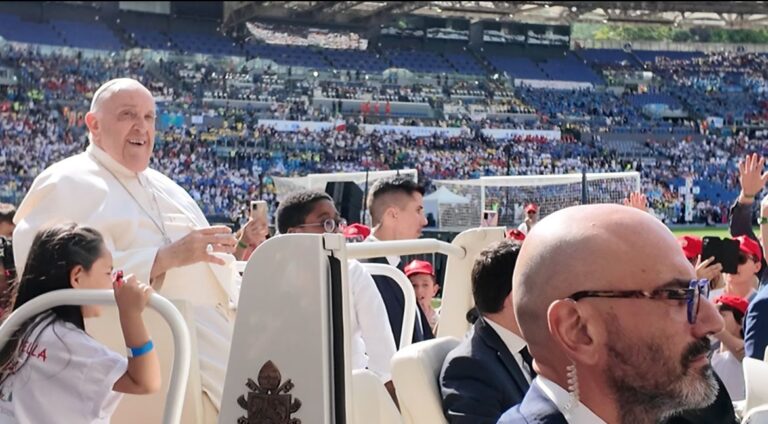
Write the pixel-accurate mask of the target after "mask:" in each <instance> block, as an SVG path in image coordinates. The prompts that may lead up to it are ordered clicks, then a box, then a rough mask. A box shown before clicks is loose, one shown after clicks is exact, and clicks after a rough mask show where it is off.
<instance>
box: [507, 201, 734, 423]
mask: <svg viewBox="0 0 768 424" xmlns="http://www.w3.org/2000/svg"><path fill="white" fill-rule="evenodd" d="M553 264H555V265H554V266H553ZM695 278H696V272H695V270H694V269H693V266H692V265H691V264H690V262H688V260H687V259H686V258H685V256H684V255H683V252H682V251H681V249H680V247H679V245H678V243H677V240H676V239H675V237H674V236H673V235H672V233H671V232H670V231H669V229H668V228H667V227H666V226H665V225H664V224H662V223H661V221H659V220H658V219H656V218H654V217H652V216H651V215H650V214H648V213H645V212H641V211H639V210H637V209H634V208H629V207H626V206H620V205H607V204H602V205H586V206H575V207H570V208H566V209H563V210H560V211H558V212H555V213H553V214H551V215H549V216H547V217H546V218H545V219H543V220H542V221H541V222H539V223H538V224H537V225H536V227H535V228H534V229H533V231H531V233H530V234H529V235H528V237H526V239H525V243H524V244H523V247H522V249H521V250H520V255H519V258H518V261H517V265H516V267H515V272H514V277H513V283H512V297H513V301H514V302H513V303H514V308H515V316H516V318H517V321H518V323H519V324H520V329H521V330H522V334H523V336H524V337H525V340H526V341H527V342H528V346H529V349H530V350H531V354H532V355H533V357H534V358H535V362H534V364H535V365H534V367H535V369H536V372H537V373H538V375H537V377H536V379H535V380H534V381H533V383H532V384H531V390H529V391H528V393H527V394H526V397H525V399H524V400H523V402H522V403H521V404H520V405H518V406H516V407H514V408H512V409H510V410H509V411H507V412H506V413H505V414H504V415H502V417H501V419H500V420H499V423H500V424H516V423H533V422H536V423H563V422H565V421H566V418H567V422H569V423H633V424H655V423H658V422H660V421H663V420H664V419H666V418H667V417H669V416H672V415H674V414H676V413H679V412H681V411H683V410H689V409H699V408H704V407H706V406H707V405H710V404H711V403H712V402H713V401H715V399H716V397H717V393H718V382H717V379H716V378H715V376H714V371H713V370H712V367H711V365H710V364H709V359H708V357H707V354H708V353H709V348H710V343H709V339H708V337H709V336H711V335H713V334H716V333H718V332H720V331H721V330H722V329H723V319H722V318H721V317H720V314H719V313H718V311H717V309H716V308H715V306H714V305H713V304H712V303H711V302H710V301H709V300H708V299H707V296H708V294H709V284H708V281H706V280H696V279H695Z"/></svg>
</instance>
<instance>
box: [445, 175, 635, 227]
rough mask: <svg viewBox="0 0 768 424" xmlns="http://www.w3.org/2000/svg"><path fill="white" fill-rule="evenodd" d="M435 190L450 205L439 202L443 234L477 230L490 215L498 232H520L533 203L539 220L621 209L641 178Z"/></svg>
mask: <svg viewBox="0 0 768 424" xmlns="http://www.w3.org/2000/svg"><path fill="white" fill-rule="evenodd" d="M434 184H435V187H436V188H437V191H438V192H442V193H444V196H443V197H444V198H445V199H446V200H445V201H442V202H441V201H440V199H437V213H438V216H437V218H438V225H439V227H440V228H443V229H457V230H459V229H466V228H472V227H477V226H479V225H480V221H481V218H482V215H483V211H485V210H495V211H497V213H498V216H499V221H498V225H499V226H507V227H516V226H517V225H519V224H520V223H521V222H522V221H523V220H525V216H524V209H525V206H526V205H527V204H529V203H535V204H536V205H538V207H539V218H543V217H544V216H546V215H548V214H550V213H552V212H555V211H557V210H559V209H563V208H566V207H569V206H574V205H580V204H590V203H621V202H622V200H623V199H624V198H625V197H627V196H628V195H629V193H630V192H633V191H640V173H638V172H613V173H587V174H561V175H530V176H509V177H481V178H480V179H475V180H438V181H434Z"/></svg>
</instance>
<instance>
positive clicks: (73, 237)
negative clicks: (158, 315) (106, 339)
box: [0, 224, 161, 424]
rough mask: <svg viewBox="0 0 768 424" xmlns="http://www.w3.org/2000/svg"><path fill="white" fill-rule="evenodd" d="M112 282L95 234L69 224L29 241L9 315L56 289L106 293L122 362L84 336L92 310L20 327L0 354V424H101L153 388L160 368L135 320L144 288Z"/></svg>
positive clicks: (60, 311) (145, 296) (51, 313)
mask: <svg viewBox="0 0 768 424" xmlns="http://www.w3.org/2000/svg"><path fill="white" fill-rule="evenodd" d="M117 274H118V277H120V278H116V279H115V281H114V282H113V279H112V254H111V253H110V252H109V250H107V248H106V246H105V245H104V240H103V239H102V237H101V235H100V234H99V233H98V232H97V231H96V230H93V229H91V228H87V227H80V226H77V225H75V224H69V225H61V226H56V227H53V228H50V229H47V230H42V231H41V232H40V233H38V234H37V236H35V239H34V241H33V242H32V247H31V249H30V252H29V258H28V259H27V263H26V267H25V268H24V274H23V275H22V277H21V281H20V283H19V288H18V294H17V296H16V301H15V303H14V309H18V308H19V307H21V306H22V305H24V304H25V303H27V302H29V301H30V300H32V299H34V298H36V297H37V296H40V295H43V294H45V293H49V292H52V291H54V290H59V289H69V288H75V289H108V288H110V287H113V288H114V291H115V300H116V301H117V307H118V310H119V315H120V324H121V327H122V330H123V336H124V337H125V344H126V346H127V347H128V352H129V359H127V360H126V358H125V357H124V356H123V355H120V354H117V353H115V352H113V351H112V350H110V349H108V348H107V347H105V346H103V345H101V344H100V343H99V342H97V341H96V340H94V339H92V338H91V337H90V336H88V334H86V333H85V326H84V322H83V319H84V318H88V317H95V316H98V315H99V314H100V312H101V309H100V307H99V306H96V305H84V306H68V305H67V306H57V307H55V308H52V309H50V310H47V311H45V312H42V313H40V314H38V315H37V316H35V317H33V318H30V319H29V320H27V321H26V322H24V323H23V324H22V325H21V327H20V328H19V329H18V330H17V331H16V332H15V333H14V334H13V336H12V337H11V339H10V340H9V341H8V342H7V343H6V344H5V346H3V348H2V350H0V423H3V424H5V423H54V422H56V423H108V422H109V420H110V416H111V415H112V413H113V412H114V410H115V408H116V407H117V404H118V402H119V401H120V398H121V397H122V393H131V394H145V393H151V392H155V391H157V390H159V388H160V379H161V377H160V362H159V360H158V357H157V353H156V352H155V350H154V349H153V345H152V341H151V339H150V338H149V334H148V333H147V330H146V328H145V327H144V322H143V321H142V318H141V313H142V311H143V310H144V307H145V306H146V305H147V302H148V301H149V295H150V294H151V293H152V289H151V288H150V287H149V286H147V285H145V284H142V283H139V282H137V281H136V279H135V278H134V277H133V276H129V277H128V278H126V280H125V281H123V280H122V278H121V276H120V274H121V272H119V271H118V273H117Z"/></svg>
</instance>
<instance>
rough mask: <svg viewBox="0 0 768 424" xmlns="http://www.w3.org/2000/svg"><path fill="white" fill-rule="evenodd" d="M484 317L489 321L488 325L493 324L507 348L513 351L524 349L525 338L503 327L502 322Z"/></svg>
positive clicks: (517, 351)
mask: <svg viewBox="0 0 768 424" xmlns="http://www.w3.org/2000/svg"><path fill="white" fill-rule="evenodd" d="M483 319H484V320H485V322H487V323H488V325H490V326H491V328H493V329H494V331H496V334H498V335H499V337H501V341H503V342H504V345H505V346H507V349H508V350H509V351H510V352H511V353H520V351H521V350H523V348H524V347H525V345H526V343H525V340H523V339H522V338H520V336H518V335H517V334H515V333H513V332H511V331H509V330H507V329H506V328H504V327H502V326H501V325H500V324H497V323H495V322H493V321H492V320H490V319H488V318H487V317H483Z"/></svg>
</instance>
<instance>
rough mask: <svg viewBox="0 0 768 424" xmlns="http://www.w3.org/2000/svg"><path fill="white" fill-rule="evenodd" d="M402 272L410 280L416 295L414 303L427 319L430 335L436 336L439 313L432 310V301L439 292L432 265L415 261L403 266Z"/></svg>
mask: <svg viewBox="0 0 768 424" xmlns="http://www.w3.org/2000/svg"><path fill="white" fill-rule="evenodd" d="M404 271H405V276H406V277H408V279H409V280H411V284H412V285H413V291H414V292H415V293H416V301H417V302H418V304H419V306H420V307H421V310H422V311H423V312H424V315H425V316H426V317H427V320H428V321H429V326H430V327H432V334H436V333H435V332H436V330H437V320H438V318H439V316H440V312H439V311H438V310H436V309H434V308H432V299H434V298H435V296H436V295H437V292H438V290H440V285H439V284H437V278H436V277H435V270H434V268H432V264H430V263H429V262H427V261H420V260H418V259H415V260H413V261H411V263H409V264H408V265H406V266H405V269H404Z"/></svg>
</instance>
